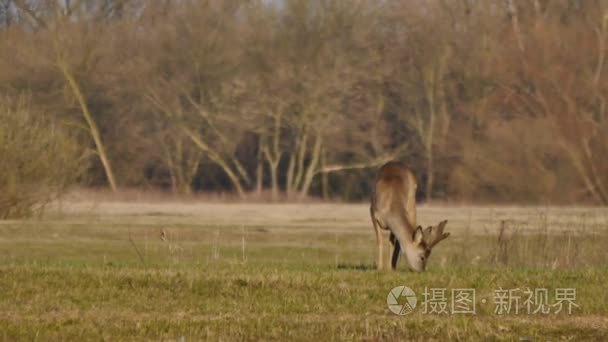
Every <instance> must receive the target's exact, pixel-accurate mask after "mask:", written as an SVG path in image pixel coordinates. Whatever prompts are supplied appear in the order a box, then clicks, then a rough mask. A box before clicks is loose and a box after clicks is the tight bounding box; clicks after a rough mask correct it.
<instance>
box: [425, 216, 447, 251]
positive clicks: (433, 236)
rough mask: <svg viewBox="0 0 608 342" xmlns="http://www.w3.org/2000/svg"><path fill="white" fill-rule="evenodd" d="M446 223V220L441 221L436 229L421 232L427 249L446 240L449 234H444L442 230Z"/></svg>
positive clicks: (428, 228) (429, 228) (430, 228)
mask: <svg viewBox="0 0 608 342" xmlns="http://www.w3.org/2000/svg"><path fill="white" fill-rule="evenodd" d="M447 223H448V220H445V221H441V222H440V223H439V225H438V226H437V227H427V228H426V229H425V230H424V232H423V238H424V241H426V245H427V247H428V248H429V249H431V248H433V247H434V246H435V245H436V244H438V243H439V242H441V240H444V239H447V237H448V236H450V233H444V232H443V229H444V228H445V225H446V224H447Z"/></svg>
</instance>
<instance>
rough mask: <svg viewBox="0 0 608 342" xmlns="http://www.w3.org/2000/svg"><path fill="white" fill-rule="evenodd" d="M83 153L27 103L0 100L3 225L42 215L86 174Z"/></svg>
mask: <svg viewBox="0 0 608 342" xmlns="http://www.w3.org/2000/svg"><path fill="white" fill-rule="evenodd" d="M81 155H82V154H81V151H80V150H79V148H78V146H77V144H76V142H75V141H74V139H73V137H72V136H71V135H70V134H68V132H67V130H66V129H65V128H64V127H62V126H61V125H60V124H58V123H57V122H54V121H53V120H51V119H50V118H49V117H46V116H45V115H43V114H42V113H37V112H34V111H32V110H31V108H30V106H29V105H28V102H27V101H24V100H20V101H18V102H17V103H16V104H14V103H11V101H8V100H6V99H0V219H7V218H21V217H29V216H32V215H35V214H41V213H42V212H43V211H44V208H45V206H46V205H48V204H49V203H50V202H52V201H53V200H55V199H57V198H58V197H59V196H60V195H62V194H64V193H65V191H66V190H67V188H68V187H69V186H70V185H71V184H72V183H73V182H74V181H75V180H76V177H77V176H78V174H79V171H80V170H82V163H81V161H82V160H81V159H82V158H81V157H80V156H81Z"/></svg>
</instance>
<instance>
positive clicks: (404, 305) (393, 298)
mask: <svg viewBox="0 0 608 342" xmlns="http://www.w3.org/2000/svg"><path fill="white" fill-rule="evenodd" d="M417 302H418V299H417V298H416V293H414V291H412V289H410V288H409V287H407V286H397V287H395V288H394V289H392V290H391V292H389V293H388V296H387V297H386V304H387V305H388V308H389V310H391V311H392V312H393V313H394V314H396V315H407V314H409V313H410V312H412V311H414V308H415V307H416V303H417Z"/></svg>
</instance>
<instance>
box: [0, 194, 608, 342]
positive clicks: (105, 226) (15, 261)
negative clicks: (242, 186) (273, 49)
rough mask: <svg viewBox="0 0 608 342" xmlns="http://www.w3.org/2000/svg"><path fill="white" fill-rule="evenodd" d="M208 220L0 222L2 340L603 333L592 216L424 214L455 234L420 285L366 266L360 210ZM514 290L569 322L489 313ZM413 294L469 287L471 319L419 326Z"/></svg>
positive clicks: (135, 216)
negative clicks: (397, 306)
mask: <svg viewBox="0 0 608 342" xmlns="http://www.w3.org/2000/svg"><path fill="white" fill-rule="evenodd" d="M210 206H211V207H212V209H213V210H210V209H209V205H205V204H199V205H191V204H189V205H185V204H184V205H177V204H171V205H168V206H166V205H162V204H157V205H152V207H149V205H142V206H136V205H132V204H131V205H129V206H128V205H126V204H124V205H120V204H112V206H108V207H104V206H103V205H101V206H98V207H96V208H95V209H90V210H82V209H78V210H66V212H67V214H62V215H51V216H49V218H48V219H46V220H36V221H7V222H3V223H0V260H2V262H1V264H0V339H2V340H7V341H14V340H40V341H48V340H82V339H86V340H112V341H114V340H150V339H152V340H180V339H182V337H183V339H184V340H186V341H188V340H201V339H210V340H252V339H253V340H258V339H261V340H315V339H316V340H351V339H355V340H395V339H402V340H418V339H423V340H428V339H431V340H438V341H443V340H507V341H511V340H512V341H522V340H524V341H525V340H603V339H604V336H606V334H608V291H606V289H605V284H607V283H608V264H607V263H606V260H607V259H606V254H605V252H604V250H605V247H604V246H607V245H608V228H607V227H606V221H605V219H606V212H605V211H604V210H601V209H589V210H586V211H582V210H580V209H517V208H502V209H488V208H473V209H463V208H437V207H432V208H422V209H421V210H420V221H421V223H424V224H434V223H436V222H438V221H439V220H440V219H442V218H448V219H449V220H450V223H449V224H448V226H447V230H449V231H451V232H452V236H451V237H450V238H449V239H448V240H446V241H445V242H442V243H441V244H440V245H439V246H438V247H437V249H436V250H435V251H434V252H433V255H432V256H431V261H430V265H429V270H428V271H427V272H425V273H423V274H417V273H412V272H409V271H408V270H407V269H406V267H405V266H404V265H403V264H402V265H400V267H399V269H398V270H397V271H395V272H382V271H376V270H375V269H374V268H373V262H374V237H373V233H372V229H371V225H370V224H368V221H367V220H366V216H365V207H364V206H359V205H344V206H339V205H322V204H318V205H301V206H279V205H265V206H264V205H251V206H248V205H242V204H234V205H217V204H215V205H210ZM126 207H129V208H130V209H127V208H126ZM362 212H363V213H362ZM463 212H464V213H463ZM172 213H175V215H172ZM512 218H513V219H512ZM515 218H516V219H515ZM505 220H506V221H505ZM509 220H511V221H509ZM503 221H505V223H502V222H503ZM505 225H506V226H505ZM501 227H503V228H502V230H503V233H502V237H501V238H500V239H499V238H498V235H499V232H500V229H501ZM161 230H164V231H165V232H166V239H165V240H164V241H163V240H161V238H160V232H161ZM129 237H131V240H130V238H129ZM131 241H132V242H131ZM133 244H134V245H135V247H134V246H133ZM400 285H406V286H408V287H410V288H412V289H413V290H414V291H415V292H416V293H417V295H418V307H417V308H416V309H415V311H414V312H413V313H411V314H409V315H405V316H397V315H394V314H393V313H391V312H390V311H389V310H388V308H387V304H386V298H387V295H388V293H389V291H390V290H391V289H392V288H394V287H396V286H400ZM525 287H529V288H547V289H548V291H549V301H550V302H554V301H555V296H554V290H555V289H556V288H576V289H577V297H576V301H575V303H576V304H577V305H578V307H576V308H574V311H573V313H572V314H571V315H568V314H567V313H565V312H562V313H559V314H554V313H553V311H554V310H552V313H551V314H535V315H534V314H527V313H525V308H524V307H523V306H522V305H521V303H520V310H521V312H519V313H518V314H515V313H514V312H511V313H510V314H507V315H498V314H495V313H494V309H495V304H494V290H497V289H500V288H502V289H509V288H525ZM425 288H446V289H447V291H448V293H447V295H448V300H449V299H450V298H451V294H450V290H451V289H457V288H474V289H475V292H476V301H477V303H476V306H475V308H476V314H475V315H462V314H460V315H459V314H453V315H437V314H424V313H423V312H422V309H423V308H422V305H421V301H422V292H423V291H424V289H425ZM522 297H523V296H522ZM483 299H485V300H486V303H482V300H483ZM522 300H523V299H522ZM449 307H450V305H449V303H448V309H449Z"/></svg>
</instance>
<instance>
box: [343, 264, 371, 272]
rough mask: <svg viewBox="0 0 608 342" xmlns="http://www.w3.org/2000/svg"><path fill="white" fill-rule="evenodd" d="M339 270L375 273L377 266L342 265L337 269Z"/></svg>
mask: <svg viewBox="0 0 608 342" xmlns="http://www.w3.org/2000/svg"><path fill="white" fill-rule="evenodd" d="M336 268H337V269H339V270H358V271H375V270H376V265H373V264H346V263H340V264H338V266H337V267H336Z"/></svg>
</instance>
